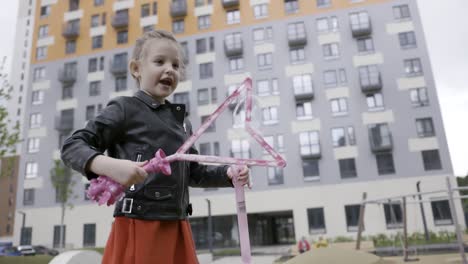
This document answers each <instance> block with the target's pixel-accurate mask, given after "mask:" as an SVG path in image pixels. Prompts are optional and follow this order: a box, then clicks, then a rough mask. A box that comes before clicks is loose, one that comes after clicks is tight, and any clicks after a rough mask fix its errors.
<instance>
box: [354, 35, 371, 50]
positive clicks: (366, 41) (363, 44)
mask: <svg viewBox="0 0 468 264" xmlns="http://www.w3.org/2000/svg"><path fill="white" fill-rule="evenodd" d="M357 46H358V52H359V53H372V52H374V41H373V40H372V38H371V37H368V38H360V39H358V40H357Z"/></svg>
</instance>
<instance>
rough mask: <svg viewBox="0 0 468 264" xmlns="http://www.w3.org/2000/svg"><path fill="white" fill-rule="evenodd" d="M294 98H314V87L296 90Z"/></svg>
mask: <svg viewBox="0 0 468 264" xmlns="http://www.w3.org/2000/svg"><path fill="white" fill-rule="evenodd" d="M294 98H295V99H296V100H310V99H313V98H314V90H313V89H301V90H295V91H294Z"/></svg>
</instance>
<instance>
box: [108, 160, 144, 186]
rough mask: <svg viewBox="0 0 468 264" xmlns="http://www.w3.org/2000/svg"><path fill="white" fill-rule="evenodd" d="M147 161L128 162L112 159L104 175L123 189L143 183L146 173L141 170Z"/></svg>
mask: <svg viewBox="0 0 468 264" xmlns="http://www.w3.org/2000/svg"><path fill="white" fill-rule="evenodd" d="M146 163H148V161H142V162H135V161H130V160H119V159H114V160H113V161H112V163H111V164H109V165H110V167H109V168H108V170H109V172H108V174H109V175H106V176H108V177H110V178H112V179H113V180H115V181H116V182H118V183H120V184H122V185H124V186H125V187H129V186H132V185H133V184H138V183H142V182H144V181H145V179H146V177H147V176H148V173H147V172H146V171H145V170H144V169H143V166H144V165H146Z"/></svg>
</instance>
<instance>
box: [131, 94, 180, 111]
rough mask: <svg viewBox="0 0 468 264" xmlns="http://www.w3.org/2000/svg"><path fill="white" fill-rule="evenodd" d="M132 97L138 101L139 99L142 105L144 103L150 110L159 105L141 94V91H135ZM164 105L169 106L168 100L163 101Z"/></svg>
mask: <svg viewBox="0 0 468 264" xmlns="http://www.w3.org/2000/svg"><path fill="white" fill-rule="evenodd" d="M134 96H135V97H136V98H138V99H140V100H141V101H142V102H143V103H145V104H146V105H147V106H149V107H150V108H152V109H156V108H158V107H159V106H160V105H161V103H160V102H158V101H156V100H154V99H153V98H152V97H151V96H149V95H148V94H146V93H145V92H143V91H142V90H139V91H137V92H136V93H135V94H134ZM164 101H165V103H166V104H171V102H169V101H168V100H164Z"/></svg>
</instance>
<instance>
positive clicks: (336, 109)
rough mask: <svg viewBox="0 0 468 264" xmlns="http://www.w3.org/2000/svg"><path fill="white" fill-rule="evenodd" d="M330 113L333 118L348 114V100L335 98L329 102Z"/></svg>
mask: <svg viewBox="0 0 468 264" xmlns="http://www.w3.org/2000/svg"><path fill="white" fill-rule="evenodd" d="M330 105H331V111H332V115H333V116H342V115H347V114H348V99H347V98H336V99H332V100H330Z"/></svg>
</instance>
